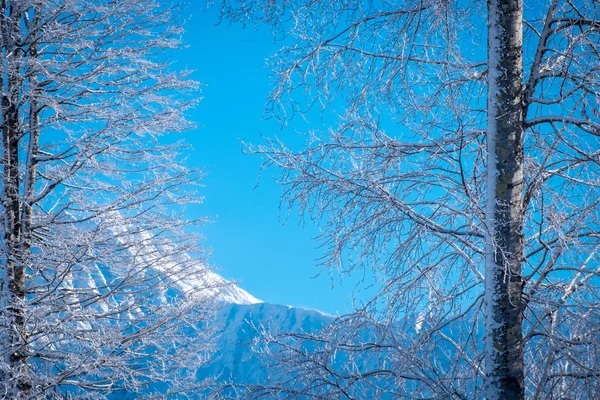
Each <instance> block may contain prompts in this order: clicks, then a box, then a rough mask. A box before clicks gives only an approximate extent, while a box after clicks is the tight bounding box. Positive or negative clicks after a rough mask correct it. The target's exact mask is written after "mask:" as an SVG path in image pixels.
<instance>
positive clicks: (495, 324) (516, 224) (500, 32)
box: [485, 0, 524, 400]
mask: <svg viewBox="0 0 600 400" xmlns="http://www.w3.org/2000/svg"><path fill="white" fill-rule="evenodd" d="M488 10H489V14H488V67H489V70H488V99H487V109H488V110H487V111H488V121H487V146H488V162H487V183H488V188H487V209H486V223H487V229H488V236H487V239H486V242H487V243H486V260H485V263H486V288H485V290H486V296H485V299H486V326H485V330H486V339H485V346H486V360H485V365H486V394H487V398H488V399H507V400H508V399H510V400H518V399H523V397H524V374H523V334H522V327H523V302H522V299H521V294H522V290H523V281H522V277H521V260H522V253H523V234H522V229H523V111H522V81H521V79H522V70H523V60H522V43H523V33H522V17H523V3H522V0H488Z"/></svg>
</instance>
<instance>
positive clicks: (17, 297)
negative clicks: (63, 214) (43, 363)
mask: <svg viewBox="0 0 600 400" xmlns="http://www.w3.org/2000/svg"><path fill="white" fill-rule="evenodd" d="M2 6H3V7H2V12H3V13H5V14H4V16H3V19H4V21H3V23H2V32H1V34H2V52H3V55H2V58H3V60H2V81H1V83H2V88H3V91H4V96H3V97H2V139H3V140H2V145H3V149H2V150H3V158H2V163H3V171H4V176H3V190H4V192H3V201H4V207H5V210H6V212H5V231H4V246H5V249H6V250H5V251H6V253H5V254H6V261H5V262H6V265H5V266H4V268H5V271H4V276H3V278H4V280H5V281H4V282H3V297H4V301H5V302H7V304H6V309H5V312H6V321H7V324H8V326H7V327H6V329H7V331H8V332H4V334H5V335H6V337H5V340H6V348H5V352H6V353H5V355H4V359H5V362H6V365H8V366H9V371H8V376H3V377H2V379H3V382H2V386H3V391H4V393H6V395H7V396H8V397H9V398H15V399H17V398H22V397H25V396H26V395H27V393H28V391H29V383H28V379H27V360H26V355H25V352H24V349H25V341H26V335H25V320H24V316H25V310H24V300H25V267H24V257H23V255H24V254H23V247H22V240H21V239H22V237H21V233H22V230H21V228H22V226H21V194H20V187H21V178H20V171H19V142H20V139H21V131H22V129H21V127H20V119H19V102H20V96H21V91H22V78H21V76H20V72H21V71H20V62H21V60H20V57H21V55H22V54H21V53H22V50H21V45H20V43H18V40H19V38H20V24H21V10H20V6H19V5H15V4H14V3H13V2H11V3H10V5H9V6H8V15H6V10H7V5H6V2H5V1H3V2H2Z"/></svg>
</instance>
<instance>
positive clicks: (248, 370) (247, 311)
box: [199, 289, 333, 384]
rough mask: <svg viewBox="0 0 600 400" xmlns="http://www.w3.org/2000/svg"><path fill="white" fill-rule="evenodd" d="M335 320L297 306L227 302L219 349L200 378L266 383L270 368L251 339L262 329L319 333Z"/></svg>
mask: <svg viewBox="0 0 600 400" xmlns="http://www.w3.org/2000/svg"><path fill="white" fill-rule="evenodd" d="M240 290H241V289H240ZM252 298H253V297H252ZM332 320H333V316H330V315H327V314H324V313H321V312H319V311H316V310H308V309H303V308H298V307H291V306H284V305H278V304H270V303H255V304H234V303H224V304H222V305H221V307H220V308H219V310H218V311H217V315H216V317H215V324H216V325H217V329H218V334H219V336H218V338H217V340H216V343H215V345H216V352H215V353H214V354H213V357H212V359H211V361H210V362H209V364H208V365H207V366H206V368H204V369H203V370H202V371H201V374H200V375H199V378H205V377H206V378H208V377H216V378H217V380H218V381H220V382H232V383H236V384H258V383H261V382H264V381H265V380H266V378H267V373H268V371H267V367H266V366H265V365H264V360H262V359H261V357H260V355H259V354H257V353H256V352H254V351H253V349H252V342H253V340H254V339H255V338H257V337H258V335H259V331H260V330H261V329H266V330H268V331H269V332H271V333H277V332H300V331H305V332H316V331H317V330H320V329H321V328H322V327H323V326H324V325H326V324H328V323H329V322H331V321H332Z"/></svg>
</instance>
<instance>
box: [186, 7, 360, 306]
mask: <svg viewBox="0 0 600 400" xmlns="http://www.w3.org/2000/svg"><path fill="white" fill-rule="evenodd" d="M190 8H192V7H190ZM192 12H193V15H192V17H191V20H190V21H189V22H188V24H187V29H186V34H185V43H186V44H187V45H188V46H189V47H188V48H186V49H184V50H182V51H179V52H178V53H177V54H178V60H177V61H178V63H177V65H178V66H179V67H186V68H189V69H192V70H195V73H194V76H193V77H194V79H196V80H198V81H200V82H202V84H203V89H202V97H203V100H202V101H201V102H200V104H199V106H198V108H197V109H196V110H195V111H194V112H193V113H192V115H191V117H192V119H193V120H194V121H195V122H196V123H197V124H198V129H196V130H194V131H193V132H190V133H188V134H186V135H185V137H186V139H187V140H188V141H189V142H190V143H191V144H192V146H193V147H194V152H193V154H192V155H191V156H190V164H192V165H194V166H205V167H206V172H207V173H208V175H207V177H206V178H205V179H204V182H203V184H204V185H205V187H204V188H203V190H202V191H201V194H202V195H203V196H205V201H204V204H203V205H201V206H198V207H196V209H195V212H197V213H198V214H199V215H205V216H207V217H210V218H211V219H213V221H214V222H213V223H212V224H209V225H207V226H204V227H203V228H202V230H201V231H202V233H203V234H204V235H205V236H206V241H205V244H206V245H207V246H208V247H210V248H212V250H213V251H214V254H213V256H212V259H211V260H212V264H213V265H215V266H216V267H217V272H218V273H220V274H221V275H222V276H224V277H225V278H227V279H232V280H238V281H240V282H241V286H242V287H243V288H244V289H246V290H247V291H248V292H250V293H251V294H253V295H254V296H256V297H258V298H260V299H262V300H264V301H267V302H271V303H278V304H286V305H294V306H301V307H308V308H315V309H319V310H321V311H324V312H328V313H344V312H348V311H350V310H351V305H352V302H351V300H350V295H351V293H352V291H353V288H354V285H353V284H352V282H351V280H349V279H344V280H343V281H342V285H341V286H340V281H339V277H337V276H336V278H335V285H334V287H333V288H332V284H333V282H332V280H331V278H330V276H329V273H328V271H325V272H324V273H322V274H321V276H319V277H317V278H314V279H313V278H312V277H314V276H315V275H317V274H318V273H319V272H320V268H319V267H317V266H316V264H317V262H316V260H317V259H318V258H319V256H320V255H321V251H320V250H319V249H318V247H317V245H318V243H317V242H316V241H314V240H313V238H314V237H315V236H317V235H318V232H319V231H318V229H317V228H316V227H315V226H314V225H312V224H311V223H310V221H307V222H306V224H305V225H304V226H302V225H301V224H300V220H299V218H298V216H297V215H292V216H291V217H290V218H289V220H288V221H287V223H286V224H285V225H282V224H281V223H280V217H282V218H284V217H285V215H281V216H280V213H279V210H278V207H279V200H280V195H281V189H280V187H278V186H277V184H276V183H275V182H274V179H273V178H274V177H275V176H276V175H277V174H278V171H276V170H268V171H267V172H266V173H263V177H262V179H261V181H260V184H259V185H258V187H256V188H255V186H256V183H257V177H258V172H259V166H260V164H261V159H260V157H258V156H255V155H244V154H242V152H241V140H242V139H244V140H245V141H247V142H251V143H259V142H260V140H261V139H260V134H261V133H262V134H263V135H265V136H273V135H277V136H279V137H280V138H283V139H285V138H288V139H290V140H293V138H294V136H295V133H294V132H297V131H299V130H303V129H306V127H307V123H306V122H304V121H302V120H297V121H296V122H293V123H292V124H290V125H288V127H286V129H284V130H283V131H282V130H281V129H280V126H279V125H278V124H277V122H276V121H273V120H262V118H261V116H262V111H263V107H264V105H265V99H266V97H267V95H268V93H269V87H270V83H271V80H270V79H269V69H268V68H267V67H266V58H267V57H269V56H270V55H272V54H273V53H274V52H275V51H276V49H277V48H278V47H280V46H281V43H274V41H273V38H272V37H271V34H270V33H269V31H268V29H266V27H264V26H263V27H262V29H258V30H256V29H254V28H247V29H245V30H244V29H242V28H241V27H240V26H238V25H235V26H230V25H229V24H228V23H223V24H221V25H218V26H216V23H217V21H218V19H217V14H216V13H215V12H200V11H197V12H196V11H194V10H192ZM317 122H318V121H317Z"/></svg>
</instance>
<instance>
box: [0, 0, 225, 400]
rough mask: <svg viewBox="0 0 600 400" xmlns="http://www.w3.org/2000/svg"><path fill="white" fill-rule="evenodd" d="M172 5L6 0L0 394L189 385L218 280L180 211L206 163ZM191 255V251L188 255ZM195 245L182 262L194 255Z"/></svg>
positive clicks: (162, 391) (204, 343) (0, 40)
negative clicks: (195, 145) (196, 140)
mask: <svg viewBox="0 0 600 400" xmlns="http://www.w3.org/2000/svg"><path fill="white" fill-rule="evenodd" d="M181 7H182V6H181V5H179V4H177V3H176V2H160V1H153V0H119V1H114V0H93V1H92V0H43V1H42V0H2V2H1V5H0V48H1V55H0V57H1V67H0V68H1V72H2V73H1V74H0V88H1V89H2V93H1V95H2V100H1V106H2V107H1V110H0V115H1V118H2V136H3V140H2V160H1V166H2V177H3V180H2V198H1V199H2V202H1V204H2V205H1V207H2V212H1V216H2V224H1V226H2V232H3V234H2V245H1V247H0V251H1V255H0V260H1V263H0V265H1V266H2V278H1V281H0V289H1V296H0V301H1V303H2V305H1V312H0V352H1V356H0V397H2V398H10V399H20V398H32V399H33V398H35V399H39V398H50V397H52V398H61V397H69V396H70V397H69V398H74V397H77V398H82V399H83V398H105V397H106V396H109V395H111V394H115V393H119V392H120V391H121V392H122V393H125V392H127V393H137V394H138V395H140V394H141V393H144V394H145V395H148V396H151V395H156V396H159V397H160V396H166V395H169V394H177V393H180V394H182V395H189V396H194V393H195V392H196V391H197V390H201V389H202V387H203V385H204V384H205V382H201V383H197V382H196V379H195V370H196V368H197V367H198V366H199V365H202V363H203V362H204V361H205V359H206V357H207V354H208V350H209V340H208V336H209V334H210V331H209V329H208V328H207V326H206V324H205V321H206V320H207V318H208V316H209V315H211V309H212V299H213V297H214V295H215V293H216V292H217V289H218V287H219V286H222V285H223V281H222V280H219V279H214V275H211V273H210V272H209V271H208V270H207V268H206V266H205V264H204V261H203V260H204V259H205V257H206V254H205V253H204V252H203V251H202V250H201V249H199V248H198V247H197V243H198V238H197V237H195V236H194V235H190V234H185V233H184V230H185V228H186V227H187V226H189V222H186V220H185V219H184V218H183V210H184V209H183V206H184V205H185V204H186V203H190V202H194V201H195V197H194V188H195V186H196V184H197V180H198V179H199V178H200V176H201V173H200V171H197V170H188V169H186V168H185V167H184V166H182V162H181V160H182V158H181V154H183V153H185V152H186V151H187V148H186V147H185V146H184V145H183V144H182V143H179V142H174V141H172V140H162V139H161V137H162V136H163V135H164V134H166V133H168V132H179V131H183V130H185V129H188V128H189V127H190V126H191V125H190V123H189V122H187V121H186V119H185V115H184V114H185V112H186V110H187V109H188V108H189V107H190V106H192V105H193V104H194V99H193V93H194V91H195V89H196V88H197V84H196V83H195V82H193V81H191V80H189V79H188V77H187V75H188V74H187V72H185V71H183V72H181V71H175V70H174V69H173V67H172V66H171V65H170V62H169V58H168V57H169V54H172V53H173V52H174V51H175V49H177V48H178V47H179V46H180V35H181V32H182V28H181V26H182V24H181V22H182V20H181V17H180V14H181V11H182V8H181ZM190 255H191V256H190ZM192 256H193V257H192Z"/></svg>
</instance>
